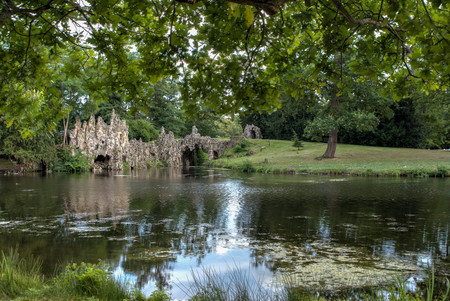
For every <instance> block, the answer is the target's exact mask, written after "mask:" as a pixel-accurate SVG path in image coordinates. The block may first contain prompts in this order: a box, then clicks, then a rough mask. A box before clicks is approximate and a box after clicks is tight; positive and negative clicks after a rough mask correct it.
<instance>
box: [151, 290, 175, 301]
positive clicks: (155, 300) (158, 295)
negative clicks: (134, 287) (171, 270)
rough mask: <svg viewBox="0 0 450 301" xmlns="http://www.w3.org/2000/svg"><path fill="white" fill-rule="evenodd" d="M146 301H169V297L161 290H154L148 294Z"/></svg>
mask: <svg viewBox="0 0 450 301" xmlns="http://www.w3.org/2000/svg"><path fill="white" fill-rule="evenodd" d="M148 301H170V297H169V296H168V295H167V294H166V292H164V291H163V290H156V291H153V292H152V293H151V294H150V297H149V298H148Z"/></svg>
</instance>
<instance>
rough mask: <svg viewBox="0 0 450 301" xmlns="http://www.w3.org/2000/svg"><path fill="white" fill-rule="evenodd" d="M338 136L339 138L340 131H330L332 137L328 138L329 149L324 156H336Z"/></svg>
mask: <svg viewBox="0 0 450 301" xmlns="http://www.w3.org/2000/svg"><path fill="white" fill-rule="evenodd" d="M337 138H338V131H337V130H332V131H331V132H330V137H329V139H328V146H327V150H326V151H325V153H324V154H323V156H322V157H323V158H334V154H335V153H336V147H337Z"/></svg>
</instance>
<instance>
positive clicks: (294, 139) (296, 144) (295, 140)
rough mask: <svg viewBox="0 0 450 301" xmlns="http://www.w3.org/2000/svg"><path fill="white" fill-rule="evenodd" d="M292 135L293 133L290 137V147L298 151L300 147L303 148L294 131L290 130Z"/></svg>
mask: <svg viewBox="0 0 450 301" xmlns="http://www.w3.org/2000/svg"><path fill="white" fill-rule="evenodd" d="M292 133H293V135H292V146H293V147H296V148H297V150H300V147H303V143H302V141H301V140H300V139H299V138H298V135H297V133H296V132H295V131H294V130H292Z"/></svg>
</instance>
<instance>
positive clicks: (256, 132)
mask: <svg viewBox="0 0 450 301" xmlns="http://www.w3.org/2000/svg"><path fill="white" fill-rule="evenodd" d="M242 138H245V139H262V134H261V129H260V128H259V127H257V126H256V125H253V124H251V125H249V124H247V125H246V126H245V129H244V133H243V134H242Z"/></svg>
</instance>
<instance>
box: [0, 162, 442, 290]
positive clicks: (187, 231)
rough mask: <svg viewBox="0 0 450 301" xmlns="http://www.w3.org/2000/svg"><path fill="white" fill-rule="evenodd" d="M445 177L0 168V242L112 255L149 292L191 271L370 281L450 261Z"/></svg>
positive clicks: (66, 255)
mask: <svg viewBox="0 0 450 301" xmlns="http://www.w3.org/2000/svg"><path fill="white" fill-rule="evenodd" d="M449 212H450V181H449V180H448V179H434V178H369V177H326V176H306V175H263V174H250V175H249V174H241V173H235V172H232V171H229V170H222V169H207V168H190V169H183V170H181V169H170V168H167V169H150V170H142V171H131V172H128V173H125V174H113V173H109V174H90V173H87V174H79V175H66V174H50V175H47V176H40V175H28V176H20V177H19V176H17V177H15V176H9V177H7V176H1V177H0V249H1V250H4V251H7V250H9V249H10V248H18V249H19V251H20V252H21V253H31V254H34V255H37V256H39V257H40V258H42V260H43V264H44V271H45V272H46V273H47V274H49V275H51V274H52V273H53V272H54V270H55V267H56V266H58V265H63V264H66V263H70V262H77V263H80V262H82V261H83V262H97V260H98V259H101V260H103V261H105V262H107V263H108V264H110V265H111V267H112V269H113V271H114V275H115V277H117V278H119V279H121V280H124V281H129V282H131V283H133V284H134V285H136V286H137V287H139V288H140V289H141V290H142V291H143V292H144V294H146V295H149V294H150V293H151V292H152V291H153V290H155V289H156V288H157V287H163V288H164V289H166V290H168V291H170V292H171V293H172V297H173V298H180V299H181V298H184V297H185V294H186V290H187V289H186V288H187V287H189V283H190V282H189V281H191V279H192V276H193V273H194V274H197V273H198V274H201V273H202V271H205V270H208V269H213V270H214V272H215V273H217V275H226V274H230V273H233V272H235V271H236V270H241V271H243V272H244V273H247V274H249V275H251V276H252V278H254V279H256V280H255V281H258V283H262V284H263V285H264V286H265V287H267V288H271V287H276V283H279V282H280V281H282V280H283V279H285V277H289V279H290V281H293V282H294V283H296V284H298V285H299V286H302V287H305V288H307V289H321V290H342V289H345V288H355V287H361V286H365V285H378V284H382V283H383V282H386V281H389V280H391V279H392V277H395V275H398V274H402V275H405V276H406V277H411V278H410V279H413V282H414V281H417V279H419V280H420V277H422V276H421V275H422V272H423V270H424V269H426V268H427V266H430V265H433V266H435V268H436V273H437V274H438V275H443V276H448V275H449V271H450V260H449V257H448V252H449V232H450V214H449Z"/></svg>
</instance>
